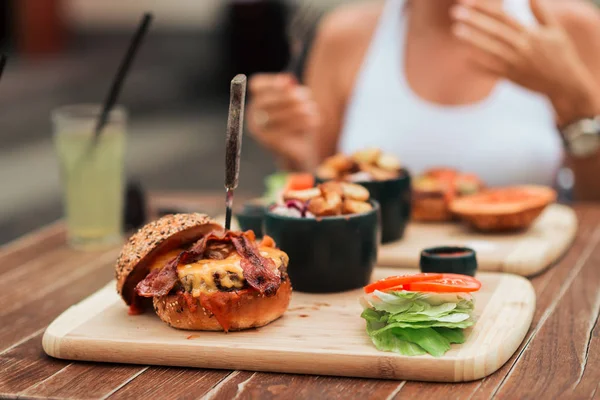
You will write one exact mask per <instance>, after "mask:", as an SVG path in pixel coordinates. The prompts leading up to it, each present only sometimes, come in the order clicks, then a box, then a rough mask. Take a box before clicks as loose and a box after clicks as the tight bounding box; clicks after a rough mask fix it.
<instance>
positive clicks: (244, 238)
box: [135, 231, 281, 312]
mask: <svg viewBox="0 0 600 400" xmlns="http://www.w3.org/2000/svg"><path fill="white" fill-rule="evenodd" d="M255 239H256V238H255V236H254V234H253V233H252V232H247V233H241V232H239V233H238V232H231V231H229V232H223V231H213V232H211V233H209V234H208V235H206V236H204V237H203V238H202V239H200V240H198V241H197V242H196V243H195V244H194V245H193V246H192V247H191V248H190V249H189V250H186V251H182V252H181V253H180V254H179V255H178V256H177V257H176V258H174V259H173V260H171V261H169V262H168V263H167V265H166V266H165V267H163V268H161V269H155V270H153V271H151V272H150V273H149V274H148V275H147V276H146V278H145V279H144V280H142V281H141V282H140V283H138V284H137V286H136V288H135V291H136V293H137V294H138V295H139V296H142V297H154V296H166V295H167V294H169V292H170V291H171V290H173V288H174V287H175V285H176V284H177V282H178V280H179V276H178V275H177V266H178V265H179V264H191V263H194V262H196V261H198V260H201V259H203V258H205V257H204V256H205V254H204V253H205V252H206V249H207V247H208V246H209V244H210V243H211V242H219V243H227V242H231V243H233V245H234V247H235V249H236V250H237V252H238V253H239V254H240V256H241V257H242V260H241V262H240V266H241V267H242V270H243V271H244V278H245V279H246V281H247V282H248V285H249V286H250V287H251V288H253V289H256V290H257V291H259V292H260V293H261V294H264V295H266V296H273V295H274V294H275V293H276V292H277V290H278V289H279V286H280V285H281V277H280V276H279V274H277V273H276V272H275V271H274V263H273V260H270V259H267V258H264V257H263V256H261V255H260V253H259V251H258V246H256V244H255V243H254V242H253V241H254V240H255ZM211 312H212V311H211Z"/></svg>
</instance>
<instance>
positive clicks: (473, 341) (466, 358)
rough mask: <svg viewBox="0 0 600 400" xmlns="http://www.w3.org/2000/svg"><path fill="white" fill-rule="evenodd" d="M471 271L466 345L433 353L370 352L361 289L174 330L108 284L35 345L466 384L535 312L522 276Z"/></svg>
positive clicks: (169, 360) (520, 333) (66, 353)
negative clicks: (246, 326) (242, 326)
mask: <svg viewBox="0 0 600 400" xmlns="http://www.w3.org/2000/svg"><path fill="white" fill-rule="evenodd" d="M398 271H400V272H401V273H407V272H410V271H407V270H397V269H384V268H379V269H376V270H375V273H374V276H373V279H374V280H376V279H381V278H384V277H386V276H390V275H393V274H395V273H397V272H398ZM478 278H479V279H480V280H481V282H482V289H481V290H480V291H479V292H477V293H474V297H475V302H476V308H475V316H476V318H477V323H476V324H475V326H474V327H472V328H470V329H467V330H466V331H465V335H466V341H465V343H464V344H462V345H455V346H453V347H452V349H451V350H450V351H448V352H447V353H446V354H445V355H444V356H443V357H440V358H433V357H431V356H429V355H426V356H419V357H406V356H401V355H398V354H394V353H389V352H380V351H378V350H377V349H375V347H374V346H373V344H372V343H371V342H370V340H369V338H368V336H367V335H366V333H365V322H364V320H362V319H361V318H360V313H361V311H362V308H361V306H360V304H359V303H358V297H359V296H360V295H361V294H362V293H363V292H362V290H360V289H359V290H355V291H350V292H344V293H335V294H308V293H299V292H296V293H294V294H293V296H292V302H291V304H290V307H289V309H288V311H287V312H286V313H285V315H284V316H283V317H282V318H280V319H279V320H277V321H274V322H272V323H271V324H269V325H267V326H265V327H262V328H258V329H254V330H247V331H243V332H232V333H229V334H227V335H225V334H223V333H220V332H216V333H214V332H197V333H195V334H193V333H190V332H189V331H181V330H176V329H172V328H170V327H168V326H167V325H166V324H164V323H163V322H162V321H160V319H159V318H157V317H156V315H154V314H153V313H147V314H144V315H139V316H131V315H128V313H127V307H126V306H125V305H124V303H123V301H122V299H121V298H120V297H119V296H118V295H117V293H116V290H115V285H114V283H111V284H109V285H108V286H107V287H105V288H103V289H102V290H100V291H99V292H97V293H95V294H94V295H92V296H91V297H89V298H88V299H86V300H85V301H83V302H82V303H79V304H77V305H75V306H73V307H72V308H70V309H69V310H68V311H66V312H65V313H63V314H62V315H61V316H60V317H59V318H57V319H56V320H55V321H54V322H53V323H52V324H51V325H50V327H49V328H48V329H47V331H46V333H45V334H44V339H43V344H44V350H45V351H46V352H47V353H48V354H49V355H51V356H54V357H58V358H64V359H70V360H82V361H104V362H125V363H137V364H155V365H171V366H182V367H183V366H192V367H208V368H226V369H228V368H238V369H244V370H252V371H270V372H286V373H309V374H315V375H340V376H350V377H367V378H392V379H411V380H425V381H441V382H459V381H470V380H473V379H480V378H482V377H484V376H487V375H489V374H491V373H493V372H494V371H496V370H497V369H498V368H499V367H501V366H502V365H503V364H504V362H505V361H506V360H508V359H509V358H510V357H511V356H512V354H513V352H514V351H515V350H516V349H517V348H518V347H519V345H520V343H521V341H522V339H523V337H524V336H525V334H526V333H527V330H528V329H529V325H530V323H531V319H532V317H533V313H534V310H535V295H534V292H533V288H532V286H531V284H530V283H529V281H527V280H526V279H524V278H520V277H518V276H515V275H507V274H497V273H480V274H478ZM509 292H510V296H506V293H509ZM508 326H510V329H507V327H508ZM140 333H143V334H140ZM133 337H136V340H135V341H132V340H131V338H133ZM299 344H300V346H299Z"/></svg>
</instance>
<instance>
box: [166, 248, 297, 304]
mask: <svg viewBox="0 0 600 400" xmlns="http://www.w3.org/2000/svg"><path fill="white" fill-rule="evenodd" d="M260 254H261V255H262V256H263V257H265V258H270V259H272V260H273V262H274V264H275V269H277V268H279V267H281V265H282V264H283V263H284V261H285V263H286V264H287V261H288V260H287V256H285V253H283V252H282V251H280V250H277V249H273V248H270V247H261V248H260ZM240 262H241V257H240V255H239V254H238V253H236V252H233V253H232V254H231V255H230V256H229V257H227V258H226V259H224V260H200V261H198V262H195V263H193V264H187V265H179V266H178V267H177V274H178V275H179V280H180V281H181V282H182V283H183V285H184V287H186V290H188V291H189V290H190V289H191V292H192V296H194V297H198V296H200V294H201V293H209V292H215V291H217V290H219V288H218V287H217V284H216V282H215V276H218V277H219V278H218V279H219V281H220V284H221V287H223V288H226V289H241V288H243V287H244V282H245V280H244V271H243V270H242V267H241V266H240Z"/></svg>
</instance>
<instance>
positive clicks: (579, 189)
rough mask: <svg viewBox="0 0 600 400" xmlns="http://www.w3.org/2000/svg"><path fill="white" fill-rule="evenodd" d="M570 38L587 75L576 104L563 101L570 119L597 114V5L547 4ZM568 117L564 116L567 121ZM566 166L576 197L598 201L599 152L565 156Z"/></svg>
mask: <svg viewBox="0 0 600 400" xmlns="http://www.w3.org/2000/svg"><path fill="white" fill-rule="evenodd" d="M549 5H550V9H551V10H552V12H553V13H554V14H555V15H556V16H557V19H558V20H559V21H560V23H561V25H562V26H564V28H565V30H566V31H567V32H568V34H569V37H570V38H571V39H572V41H573V43H574V45H575V47H576V49H577V53H578V55H579V57H581V60H582V63H583V64H584V65H585V66H586V67H587V70H588V71H589V74H588V76H587V78H586V77H585V73H584V75H583V76H584V78H583V79H587V80H588V82H587V83H586V84H585V86H586V88H587V89H588V90H587V91H585V90H582V91H581V93H582V94H583V95H582V99H581V100H580V104H577V103H576V102H573V103H572V104H571V105H568V104H565V106H564V107H565V108H566V109H567V110H569V109H571V110H572V111H570V112H569V111H567V113H569V114H571V115H572V117H570V118H571V120H574V119H576V118H577V117H582V116H583V117H589V116H593V115H600V105H599V104H600V10H599V9H598V7H597V6H595V5H593V4H590V3H584V2H581V1H569V2H565V1H557V0H554V1H553V2H552V3H550V4H549ZM567 118H569V117H565V118H564V119H565V120H567ZM566 164H567V166H569V167H570V168H571V169H572V170H573V173H574V174H575V180H576V186H575V198H576V199H580V200H595V201H600V179H598V174H599V173H600V153H599V154H596V155H595V156H592V157H587V158H577V157H571V156H567V160H566Z"/></svg>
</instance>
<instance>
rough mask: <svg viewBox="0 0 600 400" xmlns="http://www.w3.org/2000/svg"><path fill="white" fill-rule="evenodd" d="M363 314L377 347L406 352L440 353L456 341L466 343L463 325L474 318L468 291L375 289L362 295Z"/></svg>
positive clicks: (469, 322)
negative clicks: (395, 290)
mask: <svg viewBox="0 0 600 400" xmlns="http://www.w3.org/2000/svg"><path fill="white" fill-rule="evenodd" d="M361 304H362V305H363V308H364V310H363V312H362V314H361V317H362V318H363V319H365V321H366V322H367V334H368V335H369V337H370V338H371V341H372V342H373V344H374V345H375V347H376V348H377V349H378V350H381V351H391V352H395V353H400V354H403V355H407V356H414V355H423V354H427V353H429V354H431V355H432V356H434V357H440V356H442V355H444V353H446V352H447V351H448V350H450V345H451V344H454V343H464V341H465V337H464V334H463V331H462V330H463V329H464V328H468V327H470V326H472V325H473V324H474V323H475V320H474V318H473V316H472V311H473V309H474V302H473V298H472V297H471V295H470V294H467V293H420V292H406V291H398V292H379V291H375V292H373V293H371V294H368V295H365V296H364V297H363V298H362V299H361Z"/></svg>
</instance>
